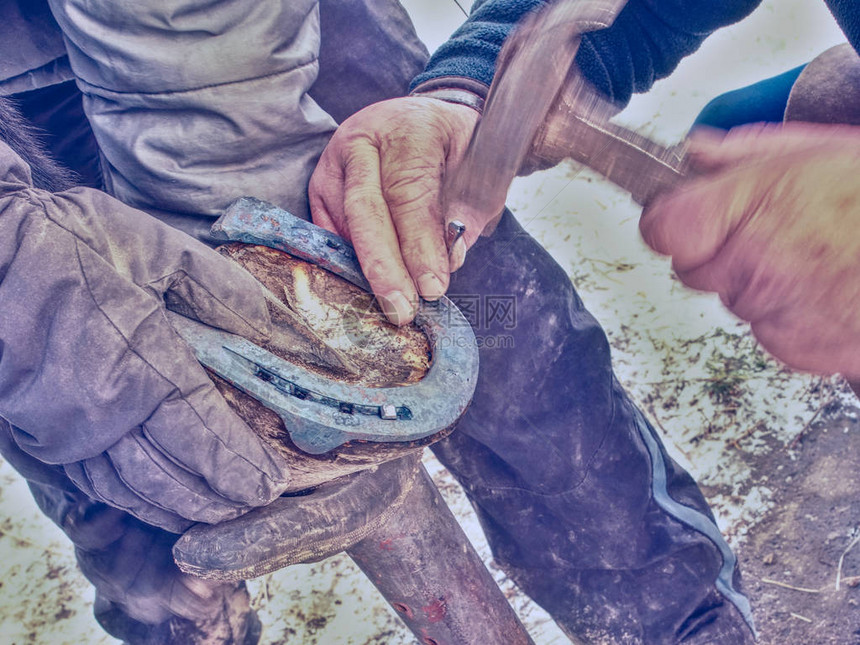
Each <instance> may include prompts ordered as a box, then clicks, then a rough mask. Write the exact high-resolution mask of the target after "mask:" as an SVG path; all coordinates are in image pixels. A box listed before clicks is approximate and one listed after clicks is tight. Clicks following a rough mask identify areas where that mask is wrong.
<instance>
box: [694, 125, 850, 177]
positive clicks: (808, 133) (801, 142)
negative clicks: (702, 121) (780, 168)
mask: <svg viewBox="0 0 860 645" xmlns="http://www.w3.org/2000/svg"><path fill="white" fill-rule="evenodd" d="M858 131H860V128H857V127H852V126H845V125H830V124H822V123H802V122H799V121H796V122H789V123H751V124H748V125H742V126H739V127H737V128H732V129H731V130H729V132H727V133H725V132H723V131H722V130H714V129H711V128H705V127H701V128H697V129H696V130H694V131H693V132H692V133H691V134H690V136H689V137H688V142H689V146H688V153H689V155H690V160H691V163H692V166H693V169H694V170H698V171H704V172H707V171H714V170H719V169H724V168H729V167H733V166H737V165H738V164H743V163H753V162H762V161H765V160H766V159H772V158H774V157H779V156H784V155H791V154H796V153H799V152H805V151H808V150H812V149H814V148H817V147H819V146H822V145H827V144H829V143H834V142H838V143H840V144H842V143H844V142H845V140H846V138H848V139H852V140H860V134H858Z"/></svg>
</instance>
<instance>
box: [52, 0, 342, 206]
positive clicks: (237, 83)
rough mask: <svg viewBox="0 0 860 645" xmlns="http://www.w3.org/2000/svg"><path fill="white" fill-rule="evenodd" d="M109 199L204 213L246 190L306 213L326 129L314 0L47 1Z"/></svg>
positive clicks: (327, 120)
mask: <svg viewBox="0 0 860 645" xmlns="http://www.w3.org/2000/svg"><path fill="white" fill-rule="evenodd" d="M51 7H52V10H53V12H54V16H55V17H56V19H57V22H58V24H59V25H60V28H61V29H62V31H63V34H64V37H65V40H66V47H67V50H68V53H69V59H70V62H71V66H72V69H73V71H74V72H75V75H76V77H77V79H78V85H79V87H80V88H81V90H82V92H83V94H84V108H85V110H86V112H87V116H88V118H89V120H90V123H91V125H92V128H93V132H94V133H95V136H96V138H97V140H98V143H99V147H100V149H101V152H102V155H103V159H102V163H103V169H104V171H105V175H106V185H107V189H108V192H110V193H112V194H113V195H114V196H115V197H118V198H119V199H120V200H121V201H123V202H125V203H127V204H130V205H132V206H135V207H137V208H141V209H143V210H147V211H149V212H154V213H156V214H157V213H158V212H159V211H161V212H167V213H172V214H175V213H184V214H194V215H208V216H217V215H219V214H220V212H221V211H222V210H223V209H224V207H225V206H226V205H227V204H229V203H230V202H231V201H233V200H234V199H235V198H237V197H239V196H242V195H254V196H256V197H259V198H261V199H265V200H268V201H271V202H274V203H276V204H278V205H279V206H281V207H283V208H286V209H287V210H289V211H291V212H293V213H295V214H296V215H299V216H307V211H308V208H307V203H306V202H307V196H306V191H307V182H308V181H309V179H310V174H311V172H312V171H313V168H314V166H315V164H316V160H317V159H318V157H319V155H320V154H321V152H322V149H323V148H324V147H325V144H326V142H327V141H328V137H329V136H330V134H331V131H332V130H333V129H334V127H335V123H334V121H333V120H332V119H331V117H330V116H329V115H328V114H326V113H325V112H324V111H323V110H322V109H321V108H320V107H319V106H318V105H317V104H316V103H315V102H314V101H313V99H311V98H310V96H309V95H308V90H309V88H310V87H311V85H312V84H313V82H314V80H315V78H316V75H317V69H318V60H317V56H318V50H319V15H318V7H317V0H294V1H291V2H248V1H247V0H223V1H220V2H216V3H213V2H200V0H177V1H174V2H157V1H155V0H141V1H139V2H115V1H114V0H51Z"/></svg>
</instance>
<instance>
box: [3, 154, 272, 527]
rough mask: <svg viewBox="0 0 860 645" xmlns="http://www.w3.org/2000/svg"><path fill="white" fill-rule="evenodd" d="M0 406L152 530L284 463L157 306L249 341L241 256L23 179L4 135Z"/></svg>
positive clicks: (258, 313)
mask: <svg viewBox="0 0 860 645" xmlns="http://www.w3.org/2000/svg"><path fill="white" fill-rule="evenodd" d="M0 240H2V242H0V312H2V314H0V351H2V354H0V415H2V417H4V418H5V419H6V420H7V421H9V423H10V424H12V432H13V436H14V439H15V441H16V442H17V444H18V445H19V447H20V448H21V449H23V450H24V451H25V452H27V453H29V454H30V455H32V456H34V457H36V458H37V459H39V460H41V461H43V462H47V463H50V464H61V465H63V466H64V468H65V471H66V473H67V474H68V475H69V477H70V478H71V479H72V480H73V481H74V482H75V484H76V485H77V486H79V487H80V488H81V489H82V490H83V491H84V492H85V493H87V494H88V495H90V496H91V497H93V498H94V499H97V500H101V501H104V502H107V503H108V504H110V505H112V506H115V507H118V508H121V509H124V510H126V511H128V512H129V513H131V514H132V515H135V516H136V517H138V518H140V519H142V520H144V521H146V522H149V523H151V524H155V525H157V526H160V527H162V528H164V529H167V530H171V531H176V532H181V531H182V530H184V529H185V528H186V527H187V526H189V524H190V523H191V522H197V521H201V522H218V521H221V520H224V519H227V518H231V517H235V516H237V515H240V514H241V513H243V512H245V511H247V510H249V509H250V508H252V507H255V506H260V505H263V504H266V503H268V502H269V501H271V500H272V499H274V498H275V497H277V496H278V495H279V494H280V493H281V492H282V491H283V490H284V488H285V487H286V482H287V467H286V464H285V463H284V462H283V461H282V460H281V459H280V458H279V457H277V456H276V455H275V454H273V452H272V451H269V450H267V449H266V446H265V445H264V444H263V443H262V442H261V440H260V439H259V438H258V437H257V436H256V435H255V434H254V433H253V431H252V430H251V429H250V428H248V427H247V426H246V425H245V424H244V423H243V422H242V421H241V420H240V419H239V418H238V417H237V416H236V414H235V413H234V412H233V411H232V410H231V409H230V408H229V407H228V406H227V404H226V402H225V401H224V400H223V399H222V398H221V397H220V396H219V395H218V393H217V392H216V390H215V388H214V385H213V384H212V382H211V381H210V379H209V378H208V377H207V375H206V373H205V371H204V370H203V369H202V368H201V367H200V365H199V364H198V363H197V361H196V359H195V358H194V356H193V354H192V353H191V350H190V349H189V348H188V347H187V346H186V345H185V343H184V342H183V341H182V340H181V339H180V338H179V336H178V335H177V334H176V333H175V332H174V330H173V328H172V327H171V326H170V324H169V322H168V321H167V318H166V317H165V315H164V306H165V302H166V303H167V304H168V306H170V308H171V309H174V310H177V311H179V313H182V314H184V315H187V316H190V317H193V318H196V319H198V320H200V321H202V322H205V323H208V324H210V325H212V326H215V327H220V328H222V329H225V330H228V331H231V332H234V333H237V334H240V335H242V336H245V337H247V338H250V339H252V340H255V341H257V342H260V341H262V340H264V339H265V338H267V337H268V334H269V333H270V326H271V320H270V317H269V313H268V311H267V308H266V304H265V300H264V297H263V292H262V289H261V287H260V285H259V283H257V282H256V281H255V280H254V279H253V278H252V277H251V276H250V275H249V274H248V273H246V272H245V271H244V270H243V269H241V268H240V267H239V266H237V265H235V264H234V263H232V262H230V261H229V260H227V259H225V258H222V257H221V256H219V255H218V254H217V253H216V252H214V251H213V250H211V249H209V248H207V247H205V246H204V245H202V244H200V243H198V242H196V241H195V240H193V239H192V238H190V237H188V236H187V235H185V234H184V233H181V232H179V231H176V230H174V229H171V228H170V227H168V226H166V225H164V224H162V223H161V222H159V221H157V220H155V219H153V218H152V217H150V216H148V215H146V214H144V213H142V212H140V211H136V210H134V209H132V208H130V207H127V206H125V205H124V204H122V203H120V202H118V201H117V200H115V199H113V198H111V197H109V196H108V195H106V194H104V193H101V192H98V191H93V190H89V189H84V188H78V189H73V190H69V191H65V192H62V193H56V194H54V193H48V192H45V191H41V190H37V189H34V188H33V187H32V185H31V181H30V175H29V170H28V168H27V166H26V165H25V164H24V163H23V162H22V161H21V159H20V158H19V157H18V156H17V155H16V154H15V153H14V152H12V151H11V149H10V148H8V147H7V146H6V145H5V144H3V143H0Z"/></svg>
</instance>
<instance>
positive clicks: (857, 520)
mask: <svg viewBox="0 0 860 645" xmlns="http://www.w3.org/2000/svg"><path fill="white" fill-rule="evenodd" d="M820 416H821V417H823V418H822V419H821V421H819V422H815V423H813V424H811V426H810V427H809V428H808V429H807V431H806V432H805V433H804V435H803V439H802V440H801V441H800V442H798V444H797V448H796V450H794V451H791V452H790V451H788V450H786V449H785V446H782V445H775V446H773V450H772V452H770V453H769V454H767V455H764V456H760V457H753V458H751V459H750V462H751V463H750V466H751V473H752V475H751V482H750V484H751V485H755V483H759V484H762V485H767V486H768V487H770V489H771V490H772V491H773V497H772V500H773V503H774V507H773V508H772V509H771V510H770V511H768V512H767V513H766V514H765V515H764V517H762V519H761V520H760V521H759V522H758V523H757V524H756V526H755V530H754V531H752V532H751V533H750V535H749V537H748V540H747V542H746V543H745V544H744V546H743V548H742V549H740V553H739V559H740V563H741V567H742V570H743V572H744V576H745V578H744V579H745V588H746V591H747V593H748V594H749V595H750V600H751V602H752V603H753V606H754V607H755V614H756V617H757V621H758V624H757V627H758V629H759V632H760V638H761V642H762V643H765V644H768V645H810V644H813V643H815V644H816V645H830V644H832V645H857V644H858V643H860V548H858V547H857V542H858V538H860V533H859V532H858V525H860V478H858V473H860V450H858V441H860V423H858V420H857V415H856V408H854V409H850V408H848V409H846V408H844V407H842V406H838V405H834V406H832V409H829V410H825V411H824V412H823V413H822V414H821V415H820ZM707 492H708V493H714V492H715V491H707ZM837 581H838V585H837Z"/></svg>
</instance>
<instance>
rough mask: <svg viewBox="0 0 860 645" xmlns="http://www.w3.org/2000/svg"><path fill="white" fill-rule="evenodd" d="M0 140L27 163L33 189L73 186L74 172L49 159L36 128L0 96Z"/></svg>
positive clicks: (11, 103)
mask: <svg viewBox="0 0 860 645" xmlns="http://www.w3.org/2000/svg"><path fill="white" fill-rule="evenodd" d="M0 139H2V140H3V141H5V142H6V144H7V145H8V146H9V147H10V148H12V150H14V151H15V152H16V153H18V155H19V156H20V157H21V158H22V159H23V160H24V161H25V162H26V163H27V164H28V165H29V166H30V173H31V175H32V177H33V185H34V186H35V187H36V188H42V189H44V190H50V191H52V192H56V191H59V190H65V189H66V188H71V187H72V186H74V185H76V183H77V181H76V179H77V176H76V174H75V173H74V172H72V171H71V170H69V169H67V168H64V167H63V166H62V165H60V164H59V163H57V162H56V161H55V160H54V159H52V158H51V155H50V154H49V153H48V151H47V149H46V148H45V144H44V143H43V141H42V138H41V136H40V134H39V132H38V130H37V129H36V128H35V127H34V126H33V125H32V124H30V123H29V122H28V121H27V120H26V119H25V118H24V117H23V116H21V113H20V112H19V111H18V109H17V108H16V107H15V104H14V103H13V102H12V101H11V100H10V99H8V98H4V97H0Z"/></svg>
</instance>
